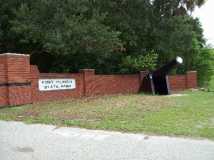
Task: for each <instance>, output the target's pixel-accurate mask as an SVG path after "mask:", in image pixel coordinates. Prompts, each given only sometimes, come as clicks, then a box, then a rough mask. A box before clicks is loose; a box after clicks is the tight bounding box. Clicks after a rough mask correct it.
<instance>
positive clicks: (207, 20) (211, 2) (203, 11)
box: [193, 0, 214, 46]
mask: <svg viewBox="0 0 214 160" xmlns="http://www.w3.org/2000/svg"><path fill="white" fill-rule="evenodd" d="M193 16H194V17H198V18H199V19H200V21H201V24H202V27H203V29H204V36H205V38H206V39H207V43H208V44H211V45H212V46H214V20H213V19H214V0H208V1H207V2H206V3H205V5H204V6H202V7H201V8H197V9H196V10H195V11H194V13H193Z"/></svg>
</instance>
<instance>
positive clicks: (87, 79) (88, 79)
mask: <svg viewBox="0 0 214 160" xmlns="http://www.w3.org/2000/svg"><path fill="white" fill-rule="evenodd" d="M80 73H82V74H83V84H84V85H83V96H91V92H90V90H91V89H90V88H91V87H90V84H91V83H92V82H93V80H94V79H93V78H94V75H95V70H94V69H81V70H80Z"/></svg>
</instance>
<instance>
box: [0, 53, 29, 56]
mask: <svg viewBox="0 0 214 160" xmlns="http://www.w3.org/2000/svg"><path fill="white" fill-rule="evenodd" d="M0 56H24V57H29V56H30V55H29V54H18V53H3V54H0Z"/></svg>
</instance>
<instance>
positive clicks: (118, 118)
mask: <svg viewBox="0 0 214 160" xmlns="http://www.w3.org/2000/svg"><path fill="white" fill-rule="evenodd" d="M0 119H2V120H17V121H24V122H27V123H44V124H54V125H58V126H78V127H82V128H89V129H104V130H116V131H123V132H134V133H139V132H143V133H148V134H158V135H169V136H175V135H176V136H188V137H204V138H210V139H214V93H212V92H186V93H185V95H184V96H181V97H173V96H149V95H143V94H139V95H119V96H106V97H97V98H87V99H80V100H67V101H63V102H51V103H40V104H33V105H25V106H21V107H12V108H4V109H0Z"/></svg>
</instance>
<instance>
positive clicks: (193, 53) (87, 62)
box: [0, 0, 208, 73]
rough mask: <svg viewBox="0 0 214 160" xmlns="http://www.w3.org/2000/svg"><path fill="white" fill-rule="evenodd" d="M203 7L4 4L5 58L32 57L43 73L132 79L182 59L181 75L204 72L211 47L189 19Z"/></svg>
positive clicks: (122, 1)
mask: <svg viewBox="0 0 214 160" xmlns="http://www.w3.org/2000/svg"><path fill="white" fill-rule="evenodd" d="M204 2H205V0H164V1H163V0H152V1H151V0H117V1H115V0H102V1H100V0H36V1H35V0H13V1H7V0H0V52H1V53H3V52H21V53H29V54H31V57H32V58H31V60H32V63H33V64H37V65H38V66H39V68H40V70H41V71H43V72H50V71H51V72H71V71H72V72H73V71H78V70H79V69H80V68H95V69H96V70H97V71H98V72H99V73H121V72H129V73H132V72H136V71H139V70H142V69H145V68H147V69H150V70H152V69H154V66H156V67H158V66H160V65H163V64H164V63H166V62H167V61H169V60H170V59H172V58H175V56H178V55H179V56H182V57H183V58H184V60H185V65H184V66H182V67H181V68H179V69H178V70H177V71H176V72H179V73H183V72H185V71H186V70H191V69H197V70H199V69H198V63H199V61H201V59H200V58H202V60H206V59H207V58H208V57H207V56H205V55H206V54H205V53H204V46H205V44H206V42H205V40H204V38H203V30H202V27H201V25H200V22H199V20H198V19H195V18H193V17H192V16H191V14H190V13H191V12H192V11H193V10H194V8H195V7H196V6H201V5H202V4H203V3H204ZM154 52H155V53H156V54H155V55H154V54H153V53H154ZM199 57H200V58H199ZM199 59H200V60H199ZM202 68H203V67H202ZM205 72H206V71H205ZM200 73H202V72H200Z"/></svg>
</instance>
